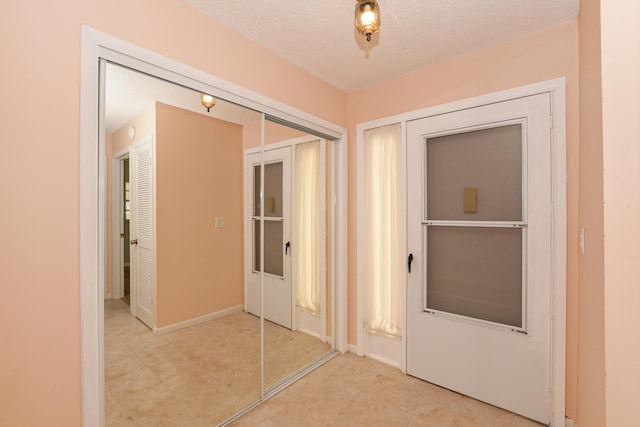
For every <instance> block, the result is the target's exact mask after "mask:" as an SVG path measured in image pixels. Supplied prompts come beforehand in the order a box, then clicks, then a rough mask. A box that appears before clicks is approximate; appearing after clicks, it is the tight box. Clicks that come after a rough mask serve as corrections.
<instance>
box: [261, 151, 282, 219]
mask: <svg viewBox="0 0 640 427" xmlns="http://www.w3.org/2000/svg"><path fill="white" fill-rule="evenodd" d="M282 184H283V182H282V162H277V163H268V164H265V165H264V216H265V217H272V218H282V216H283V213H282V206H283V203H282V197H283V192H282Z"/></svg>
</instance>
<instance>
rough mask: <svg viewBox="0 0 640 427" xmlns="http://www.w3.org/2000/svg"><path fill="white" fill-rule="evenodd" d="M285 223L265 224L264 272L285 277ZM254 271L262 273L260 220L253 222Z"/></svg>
mask: <svg viewBox="0 0 640 427" xmlns="http://www.w3.org/2000/svg"><path fill="white" fill-rule="evenodd" d="M283 225H284V224H283V222H282V221H265V222H264V272H265V273H269V274H273V275H275V276H280V277H282V276H283V272H284V257H283V253H282V251H283V248H284V242H283V236H282V232H283ZM253 242H254V244H253V270H254V271H260V220H259V219H254V220H253Z"/></svg>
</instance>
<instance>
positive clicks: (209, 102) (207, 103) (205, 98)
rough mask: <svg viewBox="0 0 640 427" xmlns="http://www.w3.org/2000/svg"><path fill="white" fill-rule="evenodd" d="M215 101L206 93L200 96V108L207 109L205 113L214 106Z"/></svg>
mask: <svg viewBox="0 0 640 427" xmlns="http://www.w3.org/2000/svg"><path fill="white" fill-rule="evenodd" d="M216 101H217V100H216V99H215V98H214V97H213V96H211V95H207V94H206V93H203V94H200V103H202V106H203V107H204V108H206V109H207V113H208V112H209V109H210V108H211V107H213V106H214V105H216Z"/></svg>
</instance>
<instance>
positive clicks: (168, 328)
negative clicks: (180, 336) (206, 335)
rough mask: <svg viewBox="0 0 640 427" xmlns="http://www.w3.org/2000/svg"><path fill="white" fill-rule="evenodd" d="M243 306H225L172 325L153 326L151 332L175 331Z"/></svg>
mask: <svg viewBox="0 0 640 427" xmlns="http://www.w3.org/2000/svg"><path fill="white" fill-rule="evenodd" d="M243 308H244V306H243V305H236V306H233V307H229V308H225V309H223V310H220V311H216V312H214V313H209V314H205V315H204V316H200V317H194V318H193V319H189V320H184V321H182V322H178V323H174V324H173V325H168V326H163V327H161V328H154V329H153V333H154V334H156V335H163V334H167V333H169V332H173V331H177V330H178V329H184V328H188V327H189V326H194V325H197V324H199V323H204V322H208V321H209V320H213V319H218V318H220V317H224V316H228V315H230V314H233V313H237V312H239V311H242V310H243Z"/></svg>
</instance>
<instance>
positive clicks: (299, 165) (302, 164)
mask: <svg viewBox="0 0 640 427" xmlns="http://www.w3.org/2000/svg"><path fill="white" fill-rule="evenodd" d="M321 147H322V144H321V143H320V140H317V141H311V142H305V143H302V144H297V145H296V146H295V176H294V179H293V236H294V239H295V240H294V242H293V243H294V245H293V246H292V250H293V280H294V283H296V284H297V289H298V292H297V306H298V308H300V309H302V310H305V311H309V312H312V313H314V314H320V286H321V285H322V284H321V279H322V265H321V263H322V253H321V251H322V250H323V248H324V242H323V240H322V235H321V224H322V223H323V221H324V212H322V211H321V206H322V203H321V198H322V197H324V194H322V192H321V189H322V182H321V180H322V176H321V175H322V174H321V171H322V165H321V158H322V156H321V151H320V150H321Z"/></svg>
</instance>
